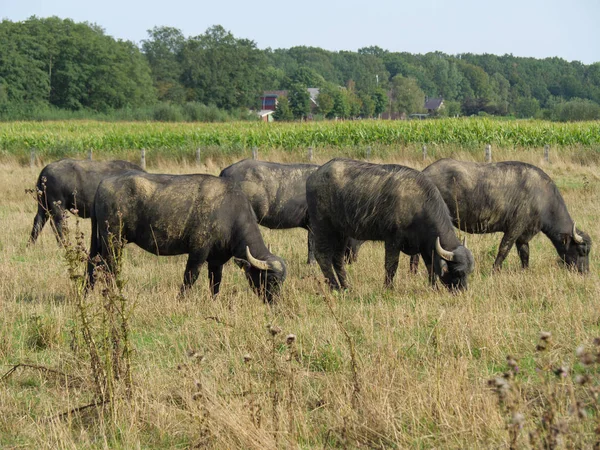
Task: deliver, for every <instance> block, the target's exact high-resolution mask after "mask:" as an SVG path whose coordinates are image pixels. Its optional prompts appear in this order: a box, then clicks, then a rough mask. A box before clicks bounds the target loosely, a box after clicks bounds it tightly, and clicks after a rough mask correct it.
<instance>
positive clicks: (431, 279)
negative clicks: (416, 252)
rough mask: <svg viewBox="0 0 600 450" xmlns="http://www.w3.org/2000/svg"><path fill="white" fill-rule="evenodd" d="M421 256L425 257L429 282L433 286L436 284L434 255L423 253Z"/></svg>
mask: <svg viewBox="0 0 600 450" xmlns="http://www.w3.org/2000/svg"><path fill="white" fill-rule="evenodd" d="M421 258H423V262H424V263H425V267H426V268H427V275H428V276H429V283H430V284H431V286H432V287H433V286H435V270H434V267H433V255H430V254H427V253H421Z"/></svg>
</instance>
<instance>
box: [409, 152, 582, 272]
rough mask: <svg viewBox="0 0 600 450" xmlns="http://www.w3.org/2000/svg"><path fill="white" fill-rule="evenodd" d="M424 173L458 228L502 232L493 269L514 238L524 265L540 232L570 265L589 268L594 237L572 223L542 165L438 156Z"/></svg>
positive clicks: (502, 258)
mask: <svg viewBox="0 0 600 450" xmlns="http://www.w3.org/2000/svg"><path fill="white" fill-rule="evenodd" d="M423 173H424V174H426V175H427V176H428V178H429V179H430V180H431V181H432V182H433V183H434V184H435V185H436V186H437V188H438V189H439V191H440V193H441V195H442V197H443V199H444V201H445V202H446V204H447V205H448V208H449V209H450V213H451V214H452V216H453V221H454V224H455V225H456V226H457V227H459V228H460V229H461V230H463V231H466V232H469V233H478V234H481V233H495V232H502V233H504V236H503V237H502V241H501V242H500V248H499V249H498V256H496V261H495V262H494V269H499V268H500V267H501V266H502V262H503V261H504V259H505V258H506V256H507V255H508V253H509V251H510V249H511V248H512V246H513V245H514V244H515V243H516V245H517V252H518V253H519V257H520V259H521V265H522V266H523V268H526V267H528V266H529V241H530V240H531V239H532V238H533V237H534V236H535V235H536V234H538V233H539V232H540V231H541V232H543V233H544V234H545V235H546V236H548V238H549V239H550V240H551V241H552V243H553V244H554V247H555V248H556V251H557V252H558V254H559V256H560V258H561V259H562V260H563V261H564V262H565V263H566V264H567V265H568V266H570V267H576V268H577V270H579V271H580V272H587V271H588V270H589V254H590V247H591V245H592V241H591V239H590V237H589V236H588V235H587V234H586V233H584V232H582V231H581V230H578V229H577V228H576V227H575V222H573V220H572V219H571V216H570V215H569V211H568V210H567V206H566V205H565V201H564V200H563V198H562V195H560V192H559V191H558V188H557V187H556V185H555V184H554V182H553V181H552V180H551V179H550V177H549V176H548V175H547V174H546V173H545V172H543V171H542V170H541V169H540V168H538V167H535V166H532V165H531V164H526V163H522V162H516V161H506V162H500V163H495V164H483V163H475V162H465V161H455V160H453V159H441V160H439V161H436V162H434V163H433V164H431V165H430V166H429V167H427V168H426V169H425V170H423ZM417 264H418V257H417V259H416V260H415V259H414V258H413V260H412V266H413V268H414V269H416V265H417Z"/></svg>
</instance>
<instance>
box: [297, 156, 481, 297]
mask: <svg viewBox="0 0 600 450" xmlns="http://www.w3.org/2000/svg"><path fill="white" fill-rule="evenodd" d="M306 197H307V201H308V211H309V214H310V219H311V226H312V227H313V231H314V234H315V255H316V257H317V262H318V263H319V266H320V267H321V270H322V271H323V274H324V275H325V277H326V278H327V280H328V282H329V285H330V286H331V287H332V288H333V289H339V288H346V287H347V281H346V270H345V268H344V258H343V255H344V245H345V243H346V241H347V240H348V238H349V237H353V238H355V239H360V240H373V241H384V242H385V270H386V277H385V284H386V285H387V286H390V285H391V284H392V282H393V278H394V275H395V273H396V269H397V268H398V258H399V256H400V252H401V251H402V252H404V253H406V254H408V255H415V254H419V253H420V254H421V256H422V257H423V259H424V261H425V263H426V264H427V267H428V268H429V273H430V280H431V283H432V284H433V283H435V279H436V278H435V277H436V275H437V276H438V277H439V278H440V279H441V281H442V283H443V284H444V285H446V286H447V287H448V288H449V289H466V288H467V275H468V274H469V273H470V272H472V270H473V255H472V254H471V252H470V251H469V249H467V248H466V247H465V246H464V245H462V244H461V243H460V242H459V240H458V238H457V237H456V234H455V232H454V227H453V226H452V219H451V217H450V213H449V211H448V207H447V206H446V204H445V203H444V200H443V199H442V197H441V195H440V193H439V192H438V190H437V189H436V187H435V185H434V184H433V183H432V182H431V181H430V180H429V179H428V178H427V177H426V176H425V175H423V174H422V173H421V172H419V171H417V170H414V169H411V168H409V167H404V166H398V165H392V164H389V165H378V164H369V163H364V162H358V161H352V160H348V159H333V160H331V161H329V162H328V163H327V164H325V165H323V166H322V167H321V168H319V169H318V170H317V171H316V172H315V173H313V174H312V175H311V176H310V177H308V180H307V182H306ZM334 270H335V274H337V278H338V281H336V279H335V274H334Z"/></svg>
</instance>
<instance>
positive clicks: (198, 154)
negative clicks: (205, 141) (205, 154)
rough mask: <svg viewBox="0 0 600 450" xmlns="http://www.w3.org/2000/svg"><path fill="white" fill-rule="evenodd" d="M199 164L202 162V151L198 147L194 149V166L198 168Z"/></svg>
mask: <svg viewBox="0 0 600 450" xmlns="http://www.w3.org/2000/svg"><path fill="white" fill-rule="evenodd" d="M201 162H202V151H201V150H200V147H198V148H197V149H196V165H197V166H199V165H200V163H201Z"/></svg>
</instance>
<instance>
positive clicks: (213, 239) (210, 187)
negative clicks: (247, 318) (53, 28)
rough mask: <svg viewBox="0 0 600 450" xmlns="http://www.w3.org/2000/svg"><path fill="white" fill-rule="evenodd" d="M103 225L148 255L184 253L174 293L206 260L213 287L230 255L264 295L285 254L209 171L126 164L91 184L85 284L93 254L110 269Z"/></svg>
mask: <svg viewBox="0 0 600 450" xmlns="http://www.w3.org/2000/svg"><path fill="white" fill-rule="evenodd" d="M109 233H113V235H114V236H118V235H120V238H121V239H122V240H124V241H126V242H133V243H135V244H137V245H138V246H139V247H141V248H143V249H144V250H146V251H148V252H151V253H154V254H155V255H166V256H168V255H181V254H189V257H188V261H187V266H186V268H185V273H184V277H183V285H182V287H181V294H184V293H185V292H186V291H187V290H188V289H189V288H190V287H191V286H192V285H193V284H194V282H195V281H196V279H197V278H198V273H199V271H200V266H201V265H202V264H203V263H204V262H205V261H207V262H208V277H209V281H210V287H211V292H212V294H213V295H216V294H217V293H218V292H219V286H220V284H221V276H222V271H223V265H224V264H225V263H226V262H227V261H228V260H229V259H230V258H231V257H232V256H233V257H234V258H235V262H236V263H237V264H238V266H240V267H241V268H242V269H244V271H245V275H246V278H247V279H248V281H249V283H250V285H251V286H252V288H253V289H254V290H255V292H256V293H257V294H258V295H259V296H260V297H262V298H263V299H264V300H266V301H268V302H271V301H272V300H273V296H274V295H275V294H277V292H278V290H279V287H280V285H281V284H282V283H283V281H284V280H285V277H286V266H285V263H284V261H283V260H282V259H281V258H280V257H278V256H275V255H273V254H272V253H271V252H270V251H269V250H268V249H267V247H266V246H265V243H264V241H263V238H262V235H261V234H260V229H259V227H258V224H257V222H256V216H255V214H254V211H253V210H252V207H251V206H250V203H249V202H248V199H247V198H246V196H245V195H244V193H243V192H242V191H241V190H240V189H239V188H238V187H237V186H236V185H235V183H233V182H232V181H230V180H227V179H224V178H218V177H215V176H212V175H204V174H197V175H157V174H148V173H145V172H129V173H126V174H123V175H117V176H113V177H110V178H105V179H104V180H102V181H101V182H100V184H99V185H98V190H97V192H96V197H95V200H94V212H93V214H92V239H91V246H90V264H89V265H88V279H89V287H93V284H94V276H93V271H94V259H95V257H96V255H98V254H99V255H100V256H101V259H102V260H103V261H106V263H107V266H108V268H109V270H112V268H113V264H114V261H112V258H111V253H112V252H111V251H110V250H111V249H110V248H109V247H110V246H109V242H110V241H109Z"/></svg>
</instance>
